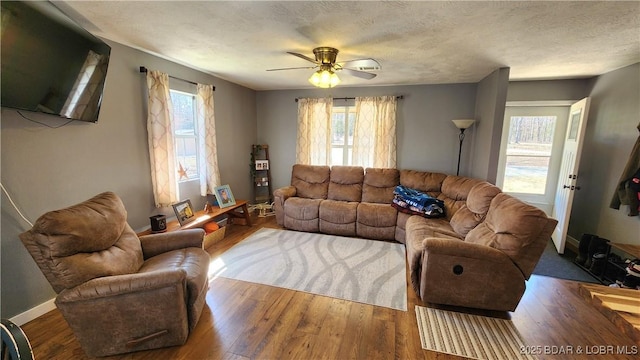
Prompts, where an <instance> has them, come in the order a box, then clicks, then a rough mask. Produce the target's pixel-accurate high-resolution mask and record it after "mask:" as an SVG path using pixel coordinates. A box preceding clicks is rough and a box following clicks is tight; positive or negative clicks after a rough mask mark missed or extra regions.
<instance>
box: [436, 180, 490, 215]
mask: <svg viewBox="0 0 640 360" xmlns="http://www.w3.org/2000/svg"><path fill="white" fill-rule="evenodd" d="M482 182H484V181H483V180H480V179H473V178H468V177H464V176H454V175H449V176H447V177H446V178H445V179H444V180H443V181H442V188H441V190H440V192H441V193H440V195H439V196H438V199H440V200H442V201H444V207H445V214H446V215H447V219H448V220H451V218H453V216H454V215H455V214H456V212H458V210H460V209H461V208H462V207H463V206H465V204H466V203H467V197H468V196H469V192H471V189H472V188H473V187H474V186H476V185H478V184H480V183H482Z"/></svg>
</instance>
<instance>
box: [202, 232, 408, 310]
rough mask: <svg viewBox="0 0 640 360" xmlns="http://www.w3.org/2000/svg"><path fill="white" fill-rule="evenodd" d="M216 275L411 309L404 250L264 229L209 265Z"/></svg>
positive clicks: (390, 245) (379, 243) (389, 245)
mask: <svg viewBox="0 0 640 360" xmlns="http://www.w3.org/2000/svg"><path fill="white" fill-rule="evenodd" d="M211 267H213V268H214V271H215V273H214V275H217V276H222V277H225V278H229V279H236V280H243V281H249V282H254V283H259V284H265V285H271V286H277V287H282V288H286V289H292V290H298V291H304V292H308V293H313V294H318V295H324V296H329V297H334V298H339V299H345V300H350V301H356V302H360V303H365V304H371V305H377V306H384V307H388V308H392V309H397V310H404V311H406V310H407V281H406V265H405V249H404V245H402V244H398V243H391V242H385V241H376V240H367V239H359V238H348V237H342V236H333V235H323V234H315V233H305V232H297V231H289V230H278V229H268V228H263V229H260V230H258V231H257V232H255V233H254V234H252V235H250V236H249V237H247V238H246V239H244V240H243V241H241V242H240V243H238V244H237V245H235V246H234V247H232V248H231V249H229V250H227V251H226V252H225V253H223V254H222V255H220V256H219V257H218V258H217V259H214V260H213V261H212V263H211Z"/></svg>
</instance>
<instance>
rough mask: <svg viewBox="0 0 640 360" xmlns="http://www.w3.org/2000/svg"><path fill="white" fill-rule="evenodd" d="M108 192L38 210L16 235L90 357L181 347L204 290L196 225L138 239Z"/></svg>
mask: <svg viewBox="0 0 640 360" xmlns="http://www.w3.org/2000/svg"><path fill="white" fill-rule="evenodd" d="M126 219H127V212H126V210H125V208H124V205H123V203H122V201H121V200H120V198H118V196H117V195H115V194H114V193H112V192H105V193H102V194H99V195H97V196H95V197H93V198H91V199H89V200H87V201H85V202H82V203H80V204H77V205H74V206H71V207H68V208H66V209H62V210H57V211H51V212H48V213H46V214H44V215H42V216H41V217H40V218H38V220H37V221H36V222H35V224H34V225H33V228H32V229H31V230H29V231H27V232H25V233H22V234H20V239H21V240H22V242H23V244H24V245H25V247H26V248H27V250H28V251H29V253H30V254H31V256H32V257H33V259H34V260H35V261H36V263H37V264H38V266H39V267H40V270H42V272H43V273H44V275H45V276H46V278H47V280H48V281H49V282H50V283H51V286H52V287H53V289H54V290H55V291H56V293H58V295H57V297H56V300H55V303H56V305H57V307H58V308H59V309H60V311H61V312H62V315H63V317H64V318H65V320H66V321H67V322H68V323H69V326H70V327H71V329H72V330H73V332H74V334H75V335H76V337H77V338H78V340H79V342H80V345H81V346H82V348H83V350H84V351H85V352H86V353H87V354H88V355H90V356H107V355H113V354H120V353H127V352H133V351H139V350H147V349H154V348H159V347H165V346H174V345H182V344H184V343H185V342H186V340H187V337H188V335H189V333H190V331H191V330H193V329H194V328H195V326H196V324H197V323H198V319H199V318H200V315H201V313H202V309H203V307H204V303H205V297H206V292H207V290H208V279H207V272H208V268H209V261H210V259H209V255H208V254H207V252H206V251H204V250H203V249H202V241H203V238H204V231H203V230H202V229H193V230H182V231H175V232H169V233H162V234H152V235H147V236H141V237H140V238H138V236H137V235H136V233H135V232H134V231H133V230H132V229H131V227H130V226H129V225H128V224H127V221H126Z"/></svg>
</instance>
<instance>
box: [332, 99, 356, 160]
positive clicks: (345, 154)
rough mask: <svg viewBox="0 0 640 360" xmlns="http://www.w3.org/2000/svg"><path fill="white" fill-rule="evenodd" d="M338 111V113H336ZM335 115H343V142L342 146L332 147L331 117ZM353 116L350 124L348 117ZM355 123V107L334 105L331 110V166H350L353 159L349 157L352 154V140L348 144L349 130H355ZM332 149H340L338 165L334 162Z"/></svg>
mask: <svg viewBox="0 0 640 360" xmlns="http://www.w3.org/2000/svg"><path fill="white" fill-rule="evenodd" d="M336 110H338V111H336ZM336 113H342V114H344V122H345V124H344V128H345V136H344V141H343V143H342V144H336V145H334V142H333V138H334V126H333V116H334V114H336ZM351 114H353V121H352V122H351V121H350V120H349V115H351ZM355 122H356V107H355V105H351V104H344V105H334V106H333V107H332V109H331V155H332V156H331V165H346V166H349V165H352V160H353V157H352V156H351V158H350V156H349V155H350V154H353V140H352V141H351V144H349V129H350V128H353V129H355ZM334 149H341V150H342V159H341V162H340V163H337V162H336V159H334V157H333V150H334Z"/></svg>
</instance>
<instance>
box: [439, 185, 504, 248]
mask: <svg viewBox="0 0 640 360" xmlns="http://www.w3.org/2000/svg"><path fill="white" fill-rule="evenodd" d="M500 192H501V190H500V188H498V187H497V186H495V185H493V184H490V183H488V182H484V181H483V182H480V183H479V184H476V185H474V186H473V187H472V188H471V190H469V194H468V195H467V201H466V203H465V205H463V206H462V207H461V208H460V209H458V210H457V211H456V212H455V214H453V216H452V217H451V220H450V223H451V227H452V228H453V230H454V231H455V232H457V233H458V234H460V235H462V236H463V237H464V236H467V234H468V233H469V231H471V230H472V229H473V228H475V227H476V226H477V225H478V224H480V223H481V222H482V221H484V219H485V216H486V215H487V211H489V205H490V204H491V200H493V198H494V197H495V196H496V195H498V194H499V193H500Z"/></svg>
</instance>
